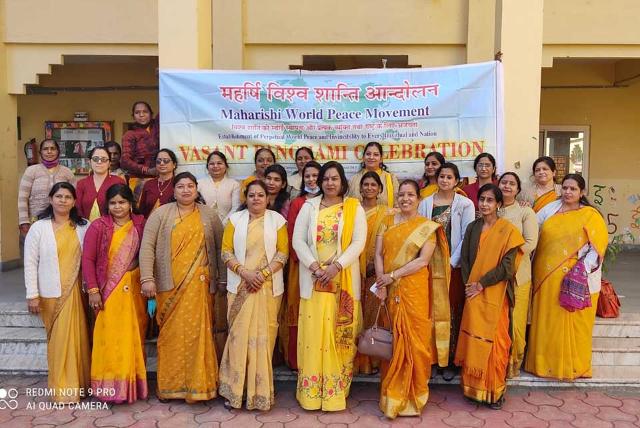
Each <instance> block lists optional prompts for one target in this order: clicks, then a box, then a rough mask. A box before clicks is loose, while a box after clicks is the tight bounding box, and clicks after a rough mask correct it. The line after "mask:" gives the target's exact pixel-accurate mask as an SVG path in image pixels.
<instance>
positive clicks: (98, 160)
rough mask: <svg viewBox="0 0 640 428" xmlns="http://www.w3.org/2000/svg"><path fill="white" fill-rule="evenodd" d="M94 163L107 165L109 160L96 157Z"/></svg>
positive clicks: (93, 159)
mask: <svg viewBox="0 0 640 428" xmlns="http://www.w3.org/2000/svg"><path fill="white" fill-rule="evenodd" d="M91 160H92V161H94V162H95V163H107V162H109V158H103V157H100V156H94V157H92V158H91Z"/></svg>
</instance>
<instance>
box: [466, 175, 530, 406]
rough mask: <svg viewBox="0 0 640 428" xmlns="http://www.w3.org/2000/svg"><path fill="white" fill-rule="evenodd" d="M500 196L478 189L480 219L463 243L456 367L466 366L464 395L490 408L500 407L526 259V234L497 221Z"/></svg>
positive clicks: (488, 189) (493, 187)
mask: <svg viewBox="0 0 640 428" xmlns="http://www.w3.org/2000/svg"><path fill="white" fill-rule="evenodd" d="M502 202H503V200H502V192H501V191H500V189H499V188H498V186H496V185H495V184H492V183H489V184H485V185H484V186H482V187H480V189H479V191H478V208H479V210H480V213H481V215H482V217H480V218H479V219H477V220H475V221H474V222H473V223H471V224H470V225H469V227H468V228H467V231H466V233H465V237H464V241H463V243H462V254H461V256H462V257H461V265H462V279H463V281H464V283H465V284H466V285H465V294H466V299H467V300H466V302H465V305H464V311H463V313H462V323H461V325H460V336H459V338H458V346H457V348H456V356H455V363H456V364H457V365H459V366H461V367H462V378H461V382H460V385H461V386H462V391H463V394H464V396H465V397H467V398H468V399H470V400H472V401H475V402H479V403H483V404H486V405H488V406H489V407H491V408H492V409H500V408H502V404H503V403H504V397H505V392H506V388H507V366H508V364H509V352H510V350H511V337H510V330H509V308H510V306H512V305H513V284H512V282H513V279H514V276H515V273H516V271H517V270H518V264H519V262H520V258H521V257H522V250H521V249H520V247H521V246H522V245H523V244H524V238H523V237H522V234H520V232H519V231H518V229H516V227H515V226H514V225H513V224H512V223H511V222H510V221H509V220H506V219H504V218H498V208H499V207H500V206H501V205H502Z"/></svg>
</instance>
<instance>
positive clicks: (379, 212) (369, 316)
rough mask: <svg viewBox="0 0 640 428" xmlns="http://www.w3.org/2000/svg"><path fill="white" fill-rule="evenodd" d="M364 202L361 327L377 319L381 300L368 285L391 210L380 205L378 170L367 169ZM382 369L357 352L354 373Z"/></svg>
mask: <svg viewBox="0 0 640 428" xmlns="http://www.w3.org/2000/svg"><path fill="white" fill-rule="evenodd" d="M359 185H360V195H361V197H362V200H361V202H360V203H361V205H362V208H364V212H365V214H366V216H367V242H366V244H365V247H364V251H363V252H362V254H360V277H361V287H360V304H361V306H362V328H363V329H367V328H369V327H371V326H372V325H373V323H374V322H375V321H376V312H377V310H378V304H379V301H378V299H376V298H375V296H374V295H373V294H371V293H370V292H369V288H370V287H371V285H373V283H374V282H375V281H376V271H375V266H374V258H375V252H376V251H375V250H376V234H377V232H378V229H379V228H380V225H381V224H382V221H383V220H384V219H385V217H386V216H387V215H388V214H389V213H390V212H391V210H390V209H389V208H388V207H387V206H386V205H380V204H378V196H379V195H380V193H381V192H382V181H381V180H380V176H379V175H378V173H376V172H374V171H368V172H367V173H366V174H364V175H363V176H362V180H360V183H359ZM379 369H380V361H379V360H378V359H375V358H371V357H369V356H368V355H364V354H360V353H358V354H356V358H355V360H354V362H353V372H354V373H356V374H357V373H363V374H375V373H377V372H378V370H379Z"/></svg>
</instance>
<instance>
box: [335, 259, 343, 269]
mask: <svg viewBox="0 0 640 428" xmlns="http://www.w3.org/2000/svg"><path fill="white" fill-rule="evenodd" d="M333 265H334V266H335V267H337V268H338V271H341V270H342V265H341V264H340V262H338V261H337V260H335V261H334V262H333Z"/></svg>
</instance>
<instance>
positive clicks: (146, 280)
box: [140, 278, 155, 284]
mask: <svg viewBox="0 0 640 428" xmlns="http://www.w3.org/2000/svg"><path fill="white" fill-rule="evenodd" d="M152 281H155V279H153V278H145V279H141V280H140V284H144V283H145V282H152Z"/></svg>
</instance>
